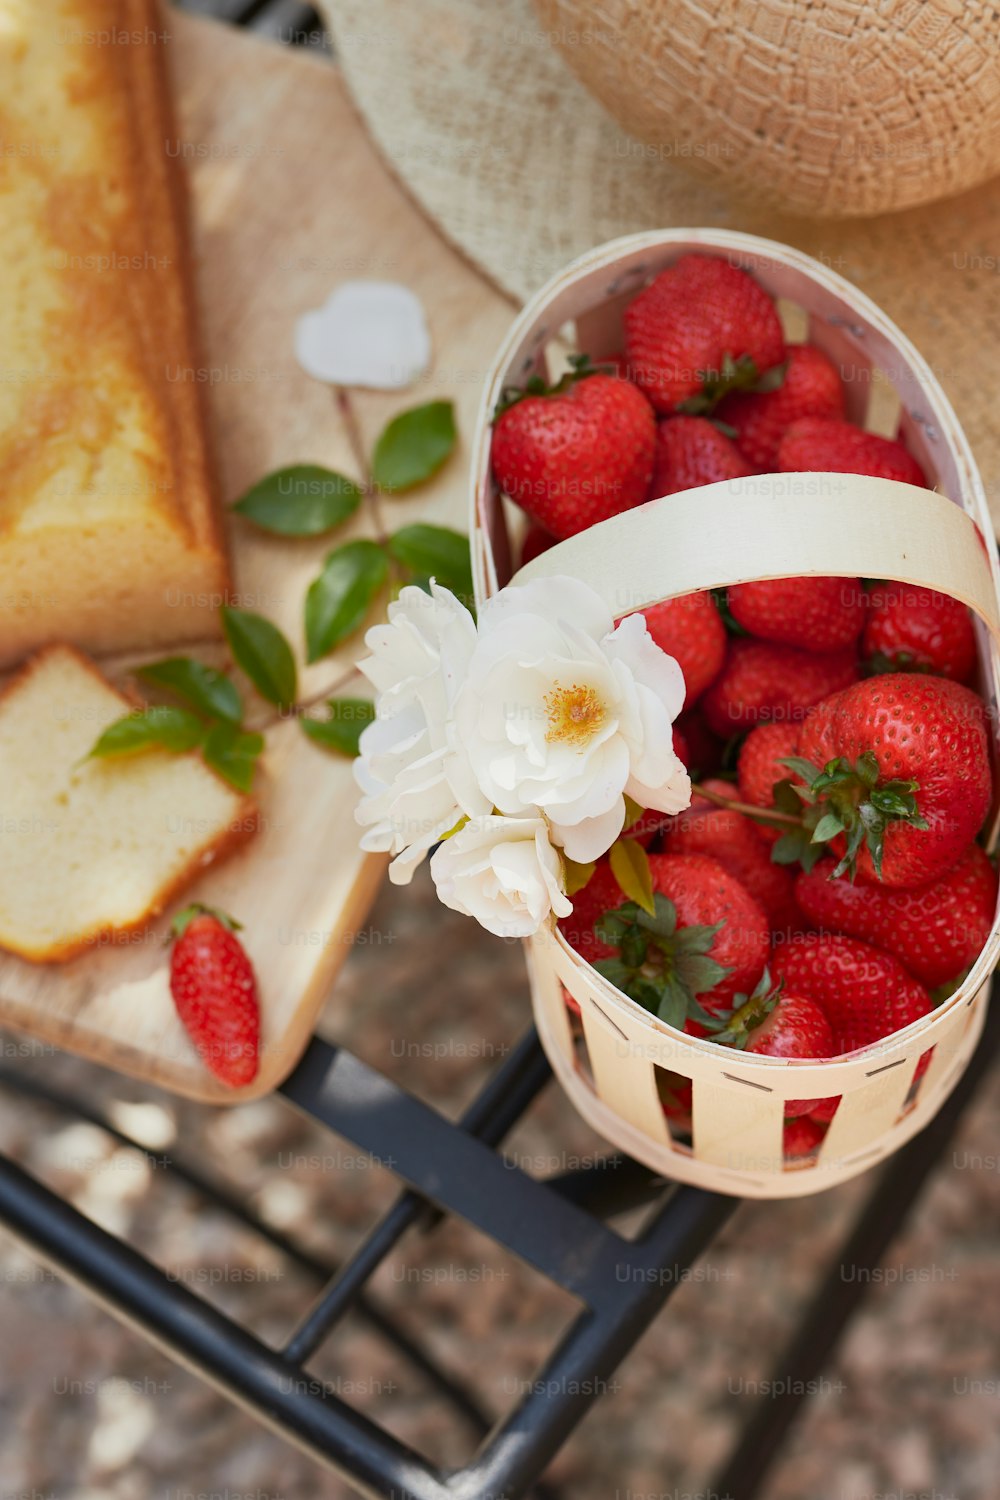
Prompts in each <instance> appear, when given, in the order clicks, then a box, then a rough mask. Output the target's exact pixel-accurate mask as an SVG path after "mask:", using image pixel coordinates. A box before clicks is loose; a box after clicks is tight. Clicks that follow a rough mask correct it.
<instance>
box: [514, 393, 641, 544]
mask: <svg viewBox="0 0 1000 1500" xmlns="http://www.w3.org/2000/svg"><path fill="white" fill-rule="evenodd" d="M655 446H656V423H655V421H654V418H653V412H652V409H651V407H650V405H649V402H648V401H647V400H646V398H645V397H644V396H643V395H642V393H641V391H639V389H638V388H637V387H636V386H634V385H632V384H630V382H629V381H627V380H620V379H619V378H618V377H617V376H616V375H601V374H591V373H589V372H588V368H587V367H586V365H580V366H579V367H578V368H576V369H575V370H573V371H572V372H571V373H570V374H569V375H567V376H564V377H563V379H562V380H560V381H559V383H558V384H557V385H556V386H553V387H551V388H546V387H544V386H541V387H540V388H534V387H529V389H528V391H527V392H526V393H523V394H522V393H517V394H515V395H514V396H513V397H512V398H511V401H510V403H509V404H508V405H506V406H505V407H503V409H502V410H501V411H500V414H499V416H498V417H497V418H496V421H495V425H494V429H493V450H492V463H493V473H494V475H495V476H496V480H497V483H498V484H499V486H500V488H501V489H502V490H503V491H504V493H505V494H507V495H509V496H510V497H511V499H512V500H516V501H517V503H518V504H519V505H520V506H522V507H523V509H524V510H526V511H527V512H528V514H529V515H530V516H531V517H532V519H533V520H535V521H537V522H538V524H539V525H540V526H542V527H544V529H545V530H546V531H548V532H550V533H551V534H552V536H554V537H557V538H558V539H559V540H560V541H562V540H563V539H564V538H565V537H568V536H574V535H575V534H576V533H577V532H578V531H585V530H586V529H587V527H588V526H593V525H594V524H595V523H596V522H598V521H605V520H607V518H608V517H609V516H615V515H617V514H618V513H619V511H623V510H628V509H629V508H630V507H631V506H633V505H639V504H641V503H642V502H643V501H644V500H645V499H646V497H647V495H648V492H649V481H650V478H651V477H652V473H653V450H654V448H655Z"/></svg>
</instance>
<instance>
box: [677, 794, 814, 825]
mask: <svg viewBox="0 0 1000 1500" xmlns="http://www.w3.org/2000/svg"><path fill="white" fill-rule="evenodd" d="M691 795H692V797H704V798H705V801H706V802H714V803H715V805H716V807H728V808H731V810H732V811H733V812H738V813H743V814H744V816H745V817H748V818H754V819H756V821H757V822H758V823H771V824H773V825H774V826H775V827H776V828H801V827H802V819H801V818H796V817H793V816H792V814H791V813H783V812H779V811H778V809H777V808H776V807H755V806H754V805H753V803H752V802H739V801H737V800H736V799H735V798H733V797H723V796H722V794H721V792H716V791H710V790H709V788H708V787H704V786H693V787H692V788H691Z"/></svg>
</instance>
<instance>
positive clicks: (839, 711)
mask: <svg viewBox="0 0 1000 1500" xmlns="http://www.w3.org/2000/svg"><path fill="white" fill-rule="evenodd" d="M985 716H986V706H985V704H984V703H983V701H982V699H981V698H979V697H977V695H976V694H975V693H973V692H972V691H971V690H970V689H969V688H966V687H962V686H960V685H959V684H958V683H956V682H949V681H948V679H947V678H944V677H925V676H919V675H917V674H914V673H909V672H893V673H889V674H887V675H886V676H883V677H872V678H869V679H868V680H867V681H864V682H856V683H853V684H852V686H851V687H848V688H844V689H842V691H840V692H838V693H835V694H833V695H832V696H831V697H830V698H827V699H826V700H825V701H824V702H823V703H821V704H820V705H819V706H818V707H817V708H816V710H815V712H814V713H812V714H811V715H810V716H809V718H808V719H806V721H805V722H804V723H803V725H802V729H801V733H800V734H799V747H798V757H800V758H801V762H802V764H801V766H800V767H799V770H800V774H801V775H802V776H803V779H805V778H806V769H807V765H808V766H811V767H812V768H813V772H812V773H811V776H816V777H817V779H814V780H811V800H812V801H813V802H814V803H815V808H816V811H818V812H819V813H820V814H821V815H822V819H823V825H826V826H827V827H828V828H829V831H828V832H827V833H826V834H824V835H823V837H824V838H825V839H826V840H827V841H828V842H831V844H832V848H833V850H834V852H835V853H837V854H838V855H841V856H843V861H844V867H845V868H846V867H847V865H848V863H849V862H851V861H853V860H854V859H856V861H857V869H858V874H859V876H860V877H861V879H862V880H867V881H872V880H879V879H881V880H882V881H883V882H884V883H885V884H886V885H889V886H903V887H909V886H917V885H925V884H926V883H927V881H929V880H933V879H935V878H937V877H938V876H940V875H943V874H944V872H945V871H946V870H947V869H949V868H950V866H951V865H953V864H954V863H955V861H956V860H957V859H958V857H959V855H960V854H962V853H963V851H964V850H965V849H966V847H967V846H968V845H969V844H970V843H971V842H972V840H973V839H974V838H975V836H976V834H977V833H978V832H979V829H980V827H981V826H982V823H983V819H984V818H985V817H986V813H987V811H988V809H989V805H990V800H991V795H992V786H991V778H990V764H989V752H988V746H987V735H986V728H985ZM831 762H835V763H836V764H835V765H834V766H832V767H830V763H831ZM818 768H827V770H826V771H824V772H822V774H820V773H819V772H818ZM838 824H839V826H840V828H841V829H842V830H843V835H846V838H845V837H844V836H840V837H837V836H836V826H837V825H838Z"/></svg>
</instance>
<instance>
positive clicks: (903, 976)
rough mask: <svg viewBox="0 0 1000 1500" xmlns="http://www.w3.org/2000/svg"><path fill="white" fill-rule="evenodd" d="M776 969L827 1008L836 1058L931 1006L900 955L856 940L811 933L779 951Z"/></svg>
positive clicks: (778, 976)
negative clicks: (900, 958) (904, 966)
mask: <svg viewBox="0 0 1000 1500" xmlns="http://www.w3.org/2000/svg"><path fill="white" fill-rule="evenodd" d="M772 973H773V975H774V978H775V979H776V980H781V982H782V983H783V984H784V986H785V988H786V989H787V990H789V991H790V992H794V993H795V994H796V995H805V996H807V997H808V998H809V999H810V1000H815V1002H816V1004H817V1005H819V1006H820V1007H821V1008H822V1009H823V1011H825V1013H826V1018H827V1020H828V1021H829V1022H830V1025H831V1026H832V1027H833V1039H834V1046H835V1052H834V1054H833V1055H834V1056H838V1055H840V1054H842V1053H845V1052H855V1051H857V1050H858V1048H860V1047H869V1046H871V1045H872V1043H874V1042H878V1041H881V1040H882V1038H883V1037H887V1036H891V1035H892V1033H893V1032H894V1031H900V1030H901V1029H902V1028H903V1027H904V1026H909V1024H910V1022H911V1021H916V1020H918V1019H919V1018H920V1017H921V1016H925V1015H926V1014H927V1012H928V1011H929V1010H930V1009H931V997H930V995H929V994H928V992H927V990H926V989H925V988H924V986H923V985H922V984H920V983H919V981H918V980H916V979H914V978H913V976H912V974H909V973H908V972H907V971H906V969H904V968H903V965H902V964H901V963H900V962H899V959H898V958H894V957H893V955H892V954H891V953H883V952H882V951H881V949H879V948H873V947H871V945H870V944H868V943H860V942H858V941H857V939H856V938H849V937H840V936H839V935H836V934H829V933H818V932H815V933H814V932H807V933H805V934H803V936H801V937H798V938H796V939H794V941H793V942H790V943H784V944H782V946H781V947H780V948H778V949H776V951H775V954H774V959H773V963H772Z"/></svg>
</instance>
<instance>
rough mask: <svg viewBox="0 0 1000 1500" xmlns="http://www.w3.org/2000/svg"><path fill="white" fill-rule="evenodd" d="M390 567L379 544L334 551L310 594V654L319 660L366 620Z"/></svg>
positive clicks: (352, 544) (350, 544) (362, 543)
mask: <svg viewBox="0 0 1000 1500" xmlns="http://www.w3.org/2000/svg"><path fill="white" fill-rule="evenodd" d="M388 572H389V564H388V562H387V561H386V556H385V553H384V552H383V551H382V548H381V547H380V546H379V545H378V543H377V542H369V541H365V540H360V541H357V542H347V543H346V545H345V546H343V547H337V548H336V550H335V551H333V552H331V553H330V555H329V557H328V558H327V560H326V562H325V563H324V564H323V571H322V573H320V575H319V577H318V578H315V579H313V581H312V583H311V584H310V585H309V590H308V593H307V594H306V655H307V659H308V660H309V661H310V662H314V661H319V659H320V657H321V656H325V655H326V654H327V652H328V651H332V650H333V648H334V646H336V645H337V644H338V643H339V642H340V641H342V640H344V639H345V638H346V637H347V636H349V635H350V634H351V633H352V632H353V631H355V630H357V628H358V626H359V625H361V624H362V623H363V621H364V618H365V615H366V614H367V613H368V610H369V607H370V606H371V602H372V600H373V599H374V598H375V595H376V594H377V593H378V591H379V589H380V588H381V587H382V585H383V584H384V583H385V580H386V578H387V576H388Z"/></svg>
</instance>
